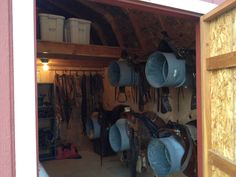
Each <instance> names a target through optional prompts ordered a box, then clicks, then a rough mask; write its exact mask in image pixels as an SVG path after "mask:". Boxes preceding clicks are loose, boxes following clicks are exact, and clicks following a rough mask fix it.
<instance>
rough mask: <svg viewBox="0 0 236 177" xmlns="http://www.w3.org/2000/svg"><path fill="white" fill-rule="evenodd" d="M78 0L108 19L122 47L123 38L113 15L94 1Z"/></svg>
mask: <svg viewBox="0 0 236 177" xmlns="http://www.w3.org/2000/svg"><path fill="white" fill-rule="evenodd" d="M77 1H78V2H80V3H81V4H83V5H85V6H87V7H89V8H90V9H91V10H93V11H95V12H97V13H98V14H101V15H102V16H104V18H105V19H106V20H107V21H108V23H109V24H110V25H111V27H112V30H113V32H114V33H115V36H116V38H117V41H118V43H119V46H120V47H122V48H124V47H125V45H124V40H123V37H122V34H121V32H120V30H119V27H118V25H117V23H116V21H115V19H114V17H113V16H112V15H111V14H109V13H108V12H107V11H106V10H104V9H102V8H100V7H99V6H97V5H96V4H94V3H90V2H88V1H87V0H77Z"/></svg>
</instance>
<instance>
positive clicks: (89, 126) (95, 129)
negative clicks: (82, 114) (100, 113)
mask: <svg viewBox="0 0 236 177" xmlns="http://www.w3.org/2000/svg"><path fill="white" fill-rule="evenodd" d="M100 132H101V126H100V124H99V123H98V119H97V118H90V119H88V120H87V123H86V133H87V136H88V137H89V139H95V138H99V137H100Z"/></svg>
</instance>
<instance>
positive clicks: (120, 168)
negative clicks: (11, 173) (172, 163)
mask: <svg viewBox="0 0 236 177" xmlns="http://www.w3.org/2000/svg"><path fill="white" fill-rule="evenodd" d="M80 154H81V156H82V159H67V160H52V161H46V162H43V163H42V164H43V166H44V168H45V170H46V171H47V173H48V175H49V177H130V172H129V168H127V167H126V166H125V165H124V164H122V163H121V162H120V161H119V157H118V156H111V157H105V158H104V161H103V166H102V167H101V166H100V156H99V155H97V154H95V153H93V152H89V151H83V152H80ZM138 176H142V177H153V175H150V174H149V175H148V174H142V175H138Z"/></svg>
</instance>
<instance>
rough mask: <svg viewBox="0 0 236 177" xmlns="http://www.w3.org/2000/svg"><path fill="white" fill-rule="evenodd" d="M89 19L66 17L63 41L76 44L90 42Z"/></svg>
mask: <svg viewBox="0 0 236 177" xmlns="http://www.w3.org/2000/svg"><path fill="white" fill-rule="evenodd" d="M90 26H91V21H88V20H83V19H78V18H68V19H67V20H66V22H65V41H66V42H70V43H77V44H89V43H90Z"/></svg>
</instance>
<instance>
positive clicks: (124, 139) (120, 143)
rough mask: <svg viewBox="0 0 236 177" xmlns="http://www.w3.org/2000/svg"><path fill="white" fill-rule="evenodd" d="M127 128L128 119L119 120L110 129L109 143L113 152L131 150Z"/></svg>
mask: <svg viewBox="0 0 236 177" xmlns="http://www.w3.org/2000/svg"><path fill="white" fill-rule="evenodd" d="M127 126H128V125H127V120H126V119H119V120H117V121H116V123H115V124H114V125H113V126H112V127H111V128H110V130H109V142H110V145H111V148H112V149H113V151H115V152H119V151H124V150H128V149H129V148H130V143H129V136H128V131H127Z"/></svg>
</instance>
